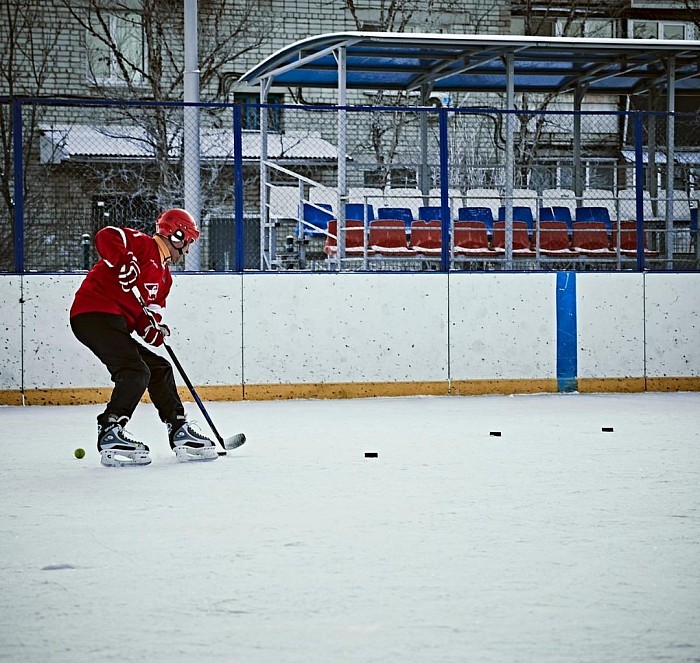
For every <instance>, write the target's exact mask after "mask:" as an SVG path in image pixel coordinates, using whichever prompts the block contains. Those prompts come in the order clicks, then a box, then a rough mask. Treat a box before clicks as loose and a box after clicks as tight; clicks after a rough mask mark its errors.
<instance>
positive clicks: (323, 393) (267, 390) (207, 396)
mask: <svg viewBox="0 0 700 663" xmlns="http://www.w3.org/2000/svg"><path fill="white" fill-rule="evenodd" d="M196 389H197V393H198V394H199V397H200V398H201V399H202V400H203V401H241V400H248V401H265V400H285V399H295V398H299V399H303V398H321V399H331V398H376V397H384V398H387V397H395V396H482V395H487V394H504V395H507V394H538V393H552V394H554V393H557V380H556V378H548V379H541V380H454V381H453V382H452V384H451V385H450V384H449V383H448V382H348V383H313V384H254V385H245V386H241V385H219V386H208V387H205V386H202V387H196ZM578 390H579V391H580V392H582V393H630V392H643V391H666V392H669V391H700V377H664V378H646V379H645V378H579V379H578ZM178 392H179V394H180V398H182V400H183V401H188V402H191V401H192V400H193V399H192V396H191V395H190V392H189V391H188V390H187V388H186V387H178ZM111 393H112V388H111V387H98V388H94V389H87V388H79V389H78V388H65V389H28V390H27V391H25V392H24V398H22V392H21V391H19V390H18V389H5V390H0V405H96V404H101V403H106V402H107V401H108V400H109V397H110V394H111ZM143 402H150V401H149V399H148V396H147V395H146V396H144V398H143Z"/></svg>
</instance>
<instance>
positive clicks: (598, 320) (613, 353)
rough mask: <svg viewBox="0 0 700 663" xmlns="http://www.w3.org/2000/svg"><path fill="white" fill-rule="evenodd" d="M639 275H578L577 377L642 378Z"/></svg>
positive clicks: (642, 353) (642, 308)
mask: <svg viewBox="0 0 700 663" xmlns="http://www.w3.org/2000/svg"><path fill="white" fill-rule="evenodd" d="M644 278H645V277H644V274H637V273H634V274H625V273H621V274H611V273H599V274H577V275H576V322H577V326H578V377H579V378H584V379H585V378H603V377H604V378H623V377H624V378H627V377H642V376H644V326H645V325H644Z"/></svg>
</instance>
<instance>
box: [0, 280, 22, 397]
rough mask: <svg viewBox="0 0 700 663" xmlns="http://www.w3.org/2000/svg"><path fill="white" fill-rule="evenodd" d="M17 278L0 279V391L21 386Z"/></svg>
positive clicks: (18, 288) (20, 310) (20, 335)
mask: <svg viewBox="0 0 700 663" xmlns="http://www.w3.org/2000/svg"><path fill="white" fill-rule="evenodd" d="M21 297H22V291H21V290H20V278H19V276H3V277H2V278H0V389H20V388H21V386H22V331H21V321H22V307H21V305H20V299H21Z"/></svg>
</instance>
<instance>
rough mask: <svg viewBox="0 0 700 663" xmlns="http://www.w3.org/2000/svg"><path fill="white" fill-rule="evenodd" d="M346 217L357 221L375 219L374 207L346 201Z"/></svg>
mask: <svg viewBox="0 0 700 663" xmlns="http://www.w3.org/2000/svg"><path fill="white" fill-rule="evenodd" d="M345 218H346V219H353V220H355V221H364V220H365V218H366V219H367V221H368V222H369V221H374V219H375V216H374V207H373V206H372V205H363V204H362V203H345Z"/></svg>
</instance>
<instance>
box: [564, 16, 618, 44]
mask: <svg viewBox="0 0 700 663" xmlns="http://www.w3.org/2000/svg"><path fill="white" fill-rule="evenodd" d="M556 34H557V36H559V37H595V38H600V39H610V38H613V37H615V21H614V20H613V19H609V18H586V19H579V18H577V19H574V20H572V21H567V20H564V19H558V20H557V26H556Z"/></svg>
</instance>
